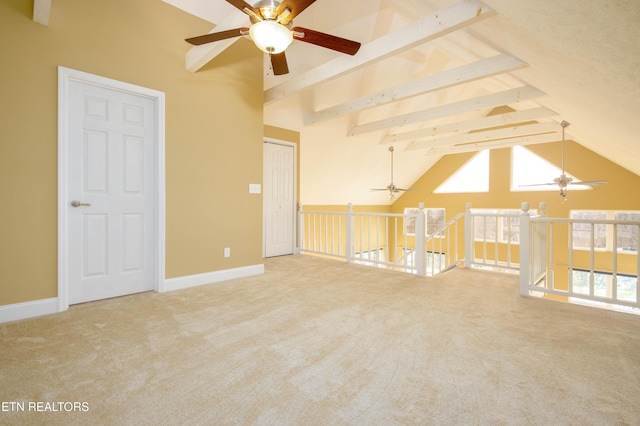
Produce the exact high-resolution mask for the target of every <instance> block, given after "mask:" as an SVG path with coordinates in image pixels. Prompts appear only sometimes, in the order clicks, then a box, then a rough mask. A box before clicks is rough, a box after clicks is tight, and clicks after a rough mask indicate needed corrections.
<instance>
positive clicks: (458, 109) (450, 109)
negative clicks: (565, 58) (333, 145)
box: [349, 86, 546, 136]
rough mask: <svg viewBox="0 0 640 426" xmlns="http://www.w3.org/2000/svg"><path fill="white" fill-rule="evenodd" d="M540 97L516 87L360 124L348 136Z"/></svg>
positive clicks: (539, 93) (540, 93)
mask: <svg viewBox="0 0 640 426" xmlns="http://www.w3.org/2000/svg"><path fill="white" fill-rule="evenodd" d="M542 96H546V93H544V92H543V91H541V90H539V89H536V88H534V87H531V86H522V87H517V88H515V89H509V90H504V91H502V92H497V93H491V94H489V95H484V96H480V97H477V98H472V99H466V100H464V101H459V102H454V103H451V104H445V105H440V106H437V107H433V108H429V109H426V110H422V111H416V112H412V113H409V114H404V115H399V116H395V117H390V118H385V119H383V120H378V121H372V122H370V123H365V124H360V125H357V126H355V127H354V128H353V129H352V130H351V132H350V133H349V135H350V136H355V135H359V134H363V133H369V132H375V131H378V130H385V129H390V128H393V127H402V126H406V125H408V124H414V123H419V122H421V121H427V120H432V119H434V118H440V117H446V116H449V115H455V114H460V113H463V112H469V111H475V110H479V109H486V108H495V107H498V106H503V105H513V104H516V103H518V102H522V101H526V100H531V99H536V98H540V97H542Z"/></svg>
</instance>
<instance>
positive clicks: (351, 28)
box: [164, 0, 640, 204]
mask: <svg viewBox="0 0 640 426" xmlns="http://www.w3.org/2000/svg"><path fill="white" fill-rule="evenodd" d="M164 1H166V2H168V3H170V4H173V5H174V6H176V7H179V8H181V9H183V10H185V11H186V12H189V13H193V14H195V15H197V16H200V17H202V18H203V19H205V20H208V21H210V22H211V23H212V24H214V25H212V32H213V31H221V30H224V29H229V28H236V27H240V26H248V24H249V22H248V19H247V17H246V15H244V14H243V13H241V12H240V11H239V10H237V9H236V8H234V7H233V6H231V5H229V4H228V3H227V2H226V1H224V0H208V1H206V2H203V1H201V0H164ZM249 2H250V3H251V4H255V3H256V2H255V1H249ZM295 25H296V26H303V27H307V28H312V29H315V30H318V31H322V32H326V33H330V34H333V35H337V36H340V37H344V38H348V39H352V40H357V41H360V42H361V43H362V48H361V50H360V52H359V53H358V54H357V55H356V56H354V57H350V56H347V55H341V54H339V53H336V52H333V51H330V50H326V49H323V48H320V47H317V46H314V45H310V44H307V43H302V42H297V41H294V43H293V44H292V45H291V46H290V47H289V48H288V49H287V52H286V54H287V59H288V62H289V69H290V73H289V74H288V75H285V76H274V75H273V73H272V72H271V70H270V68H269V67H270V64H269V61H268V58H265V115H264V119H265V124H269V125H273V126H279V127H284V128H288V129H292V130H297V131H299V132H300V133H301V141H302V145H301V163H302V164H301V198H302V200H301V201H302V202H303V203H307V204H344V203H347V202H353V203H356V204H385V203H388V202H389V199H388V195H387V194H385V193H379V192H371V191H370V190H369V189H370V188H374V187H378V188H379V187H385V186H386V185H387V184H389V181H390V178H391V176H390V167H389V161H390V158H389V153H388V150H387V149H388V146H389V145H390V144H393V145H394V147H395V153H394V155H395V158H394V160H395V166H394V183H395V184H396V185H398V186H400V187H410V186H411V184H412V183H413V182H414V181H415V180H417V179H418V178H419V177H420V176H422V175H423V174H424V173H425V172H426V171H427V170H428V169H429V168H430V167H431V166H432V165H433V164H434V163H435V162H436V161H437V160H438V159H439V158H440V157H441V156H442V155H446V154H447V153H453V152H464V151H470V150H471V151H473V150H481V149H484V148H487V147H496V146H511V145H514V144H532V143H545V142H550V141H558V140H560V139H561V136H560V134H561V133H560V132H561V126H560V124H559V123H560V122H561V121H562V120H567V121H569V122H570V123H571V126H570V127H569V128H567V137H568V138H571V139H573V140H575V141H577V142H578V143H580V144H581V145H583V146H585V147H586V148H588V149H590V150H592V151H594V152H596V153H598V154H600V155H602V156H604V157H606V158H608V159H609V160H611V161H613V162H615V163H617V164H619V165H620V166H622V167H624V168H626V169H628V170H630V171H632V172H633V173H635V174H638V175H640V2H638V1H637V0H617V1H610V2H604V1H601V0H563V1H560V2H559V1H556V0H537V1H535V2H534V1H512V0H485V1H484V2H479V1H472V0H462V1H454V0H349V1H343V0H317V1H316V2H315V3H314V4H312V5H311V6H310V7H309V8H308V9H306V10H305V11H304V12H303V13H302V14H300V15H299V16H298V17H296V19H295ZM195 35H199V34H192V33H190V31H189V29H188V28H185V38H186V37H190V36H195ZM235 41H236V40H225V41H223V42H217V43H211V44H209V45H206V46H201V47H197V48H189V46H188V45H187V44H186V43H185V51H186V52H187V53H186V66H187V68H188V69H190V70H191V71H193V72H197V70H198V69H199V68H200V67H201V66H203V65H204V64H206V63H208V62H211V63H212V64H215V56H216V55H217V54H219V53H220V52H221V51H223V50H224V49H226V48H229V47H230V46H232V45H233V43H234V42H235ZM501 105H507V106H509V107H511V108H512V109H513V110H515V112H514V113H511V114H508V115H504V116H500V117H498V118H493V119H491V120H488V119H486V118H485V117H486V116H487V115H488V114H489V113H490V112H491V111H492V110H493V108H494V107H497V106H501ZM532 121H534V123H533V124H531V122H532ZM523 123H529V124H523ZM505 124H506V125H508V127H507V128H506V129H505V130H501V131H496V130H492V128H494V127H497V126H499V125H505ZM574 161H575V160H574ZM569 172H570V170H569ZM600 178H602V179H606V176H601V177H600Z"/></svg>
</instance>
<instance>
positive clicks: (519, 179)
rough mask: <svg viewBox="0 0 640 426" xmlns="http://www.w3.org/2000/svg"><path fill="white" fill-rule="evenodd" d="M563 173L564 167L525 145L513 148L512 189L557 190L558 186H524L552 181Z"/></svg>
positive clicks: (575, 187) (583, 187)
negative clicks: (535, 152)
mask: <svg viewBox="0 0 640 426" xmlns="http://www.w3.org/2000/svg"><path fill="white" fill-rule="evenodd" d="M561 174H562V169H561V168H560V167H557V166H555V165H553V164H551V163H550V162H548V161H547V160H545V159H544V158H542V157H540V156H539V155H536V154H534V153H533V152H531V151H530V150H528V149H527V148H525V147H523V146H514V147H513V148H512V150H511V190H512V191H557V190H558V186H556V185H546V186H534V187H523V186H524V185H538V184H543V183H552V182H553V180H554V179H555V178H557V177H558V176H560V175H561ZM565 174H566V175H567V176H568V177H570V178H572V179H573V180H574V183H575V182H578V181H579V179H576V178H575V177H574V176H572V175H570V174H569V173H567V172H566V170H565ZM574 189H577V190H584V189H589V187H586V186H584V185H571V190H572V191H573V190H574Z"/></svg>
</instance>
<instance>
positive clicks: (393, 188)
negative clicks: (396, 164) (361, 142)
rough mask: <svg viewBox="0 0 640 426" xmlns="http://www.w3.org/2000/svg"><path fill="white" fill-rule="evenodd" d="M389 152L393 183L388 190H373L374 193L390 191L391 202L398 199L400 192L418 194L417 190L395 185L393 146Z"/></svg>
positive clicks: (388, 186)
mask: <svg viewBox="0 0 640 426" xmlns="http://www.w3.org/2000/svg"><path fill="white" fill-rule="evenodd" d="M389 152H390V153H391V183H390V184H389V185H387V187H386V188H373V189H371V190H372V191H389V199H390V200H393V199H394V198H395V197H396V194H397V193H398V192H416V191H417V190H415V189H403V188H398V187H397V186H396V185H395V184H394V183H393V146H390V147H389Z"/></svg>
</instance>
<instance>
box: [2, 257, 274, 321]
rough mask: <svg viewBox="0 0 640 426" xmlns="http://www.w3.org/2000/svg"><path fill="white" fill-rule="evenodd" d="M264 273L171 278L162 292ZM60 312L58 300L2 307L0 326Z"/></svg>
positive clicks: (246, 269) (258, 269) (247, 269)
mask: <svg viewBox="0 0 640 426" xmlns="http://www.w3.org/2000/svg"><path fill="white" fill-rule="evenodd" d="M263 273H264V265H263V264H259V265H251V266H243V267H241V268H233V269H225V270H222V271H215V272H207V273H204V274H197V275H189V276H186V277H178V278H169V279H167V280H165V282H164V288H163V289H162V290H160V291H173V290H181V289H184V288H189V287H196V286H199V285H205V284H213V283H217V282H220V281H227V280H233V279H236V278H244V277H250V276H252V275H260V274H263ZM57 312H58V298H57V297H52V298H50V299H41V300H32V301H30V302H23V303H15V304H13V305H4V306H0V324H2V323H5V322H10V321H19V320H23V319H27V318H34V317H39V316H42V315H49V314H55V313H57Z"/></svg>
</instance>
